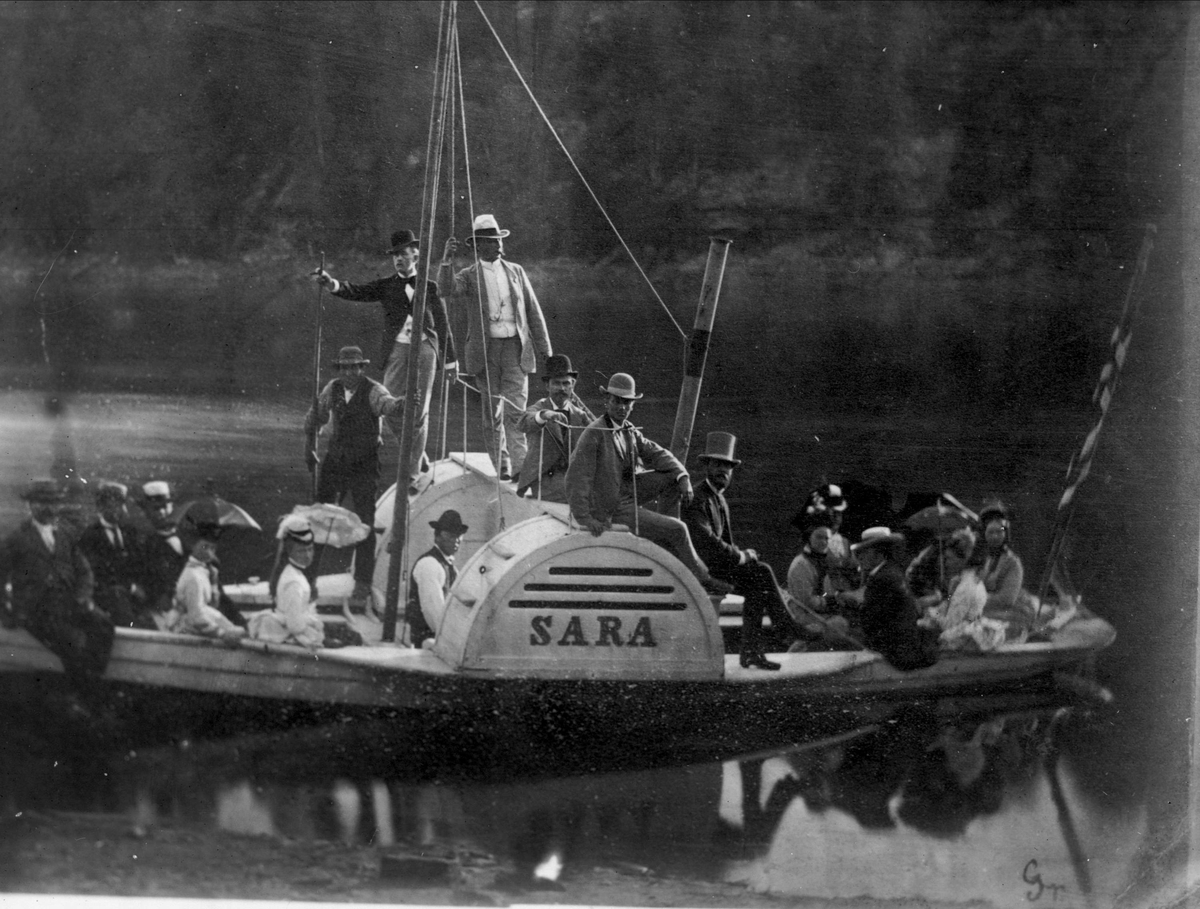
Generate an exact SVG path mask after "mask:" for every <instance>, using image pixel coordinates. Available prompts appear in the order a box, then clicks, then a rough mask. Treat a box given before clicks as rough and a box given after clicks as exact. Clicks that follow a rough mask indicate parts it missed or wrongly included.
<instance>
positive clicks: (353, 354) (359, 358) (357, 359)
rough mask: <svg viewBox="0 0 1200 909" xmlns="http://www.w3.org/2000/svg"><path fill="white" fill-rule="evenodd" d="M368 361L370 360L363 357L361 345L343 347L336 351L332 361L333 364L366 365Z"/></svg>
mask: <svg viewBox="0 0 1200 909" xmlns="http://www.w3.org/2000/svg"><path fill="white" fill-rule="evenodd" d="M370 362H371V361H370V360H367V359H365V358H364V357H363V355H362V348H361V347H355V346H353V345H351V346H349V347H343V348H342V349H341V351H339V352H338V358H337V359H336V360H334V361H333V365H334V366H366V365H367V364H368V363H370Z"/></svg>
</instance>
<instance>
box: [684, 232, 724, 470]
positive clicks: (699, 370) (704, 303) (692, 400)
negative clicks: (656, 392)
mask: <svg viewBox="0 0 1200 909" xmlns="http://www.w3.org/2000/svg"><path fill="white" fill-rule="evenodd" d="M732 242H733V241H732V240H727V239H725V238H724V237H710V238H709V245H708V263H707V264H706V265H705V266H704V283H703V284H702V285H701V287H700V303H699V306H698V307H697V309H696V321H695V323H694V324H693V325H692V336H691V339H690V341H689V342H688V352H687V363H686V365H685V367H684V372H683V385H682V386H681V387H680V389H679V407H678V408H677V409H676V411H675V428H674V430H673V431H672V432H671V453H672V454H674V455H675V457H677V458H679V460H680V462H681V463H682V464H684V465H685V466H686V465H687V457H688V449H689V448H690V447H691V444H692V428H693V427H694V426H695V423H696V406H697V404H698V403H699V400H700V385H701V383H703V381H704V364H705V361H707V359H708V340H709V338H710V337H711V336H712V328H713V321H714V320H715V319H716V316H717V299H718V298H719V297H720V295H721V281H722V279H723V278H724V277H725V260H726V259H727V258H728V257H729V244H730V243H732Z"/></svg>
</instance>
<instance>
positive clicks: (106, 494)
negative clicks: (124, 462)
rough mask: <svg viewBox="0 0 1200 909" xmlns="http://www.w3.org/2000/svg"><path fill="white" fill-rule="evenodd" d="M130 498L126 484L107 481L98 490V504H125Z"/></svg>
mask: <svg viewBox="0 0 1200 909" xmlns="http://www.w3.org/2000/svg"><path fill="white" fill-rule="evenodd" d="M127 498H129V487H128V486H126V485H125V484H124V483H116V482H113V481H111V480H106V481H105V482H103V483H101V484H100V488H99V489H97V490H96V502H97V503H99V502H110V501H111V502H124V501H125V500H126V499H127Z"/></svg>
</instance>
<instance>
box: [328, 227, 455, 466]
mask: <svg viewBox="0 0 1200 909" xmlns="http://www.w3.org/2000/svg"><path fill="white" fill-rule="evenodd" d="M420 246H421V241H420V240H419V239H418V238H417V236H416V235H415V234H413V232H412V231H411V230H398V231H396V232H395V233H393V234H392V245H391V247H390V248H389V249H388V254H389V255H390V256H391V257H392V265H393V266H394V268H395V274H392V275H389V276H388V277H386V278H380V279H379V280H378V281H371V282H370V283H367V284H351V283H350V282H349V281H339V280H338V279H337V278H334V277H333V276H332V275H330V274H329V272H327V271H322V270H320V269H318V270H317V273H316V279H317V281H318V282H320V283H321V284H324V285H326V286H328V287H329V289H330V293H332V294H333V295H334V296H335V297H340V298H341V299H343V300H357V301H361V302H378V303H379V304H380V305H381V306H382V307H383V344H382V347H381V349H380V354H379V356H380V358H381V359H382V360H383V363H384V371H383V384H384V386H386V388H387V390H388V391H389V392H391V393H392V394H393V395H395V396H396V397H397V398H399V399H400V400H401V401H405V400H407V389H408V364H409V358H410V355H412V353H413V350H414V345H413V341H412V313H413V302H414V298H415V297H416V285H417V261H418V259H419V258H420ZM425 288H426V294H425V306H426V309H425V320H424V327H425V331H424V337H423V338H422V339H421V340H420V342H419V343H418V344H417V345H416V346H415V349H416V356H417V357H418V361H419V362H418V372H417V385H418V387H419V388H420V391H421V397H420V404H419V407H418V411H417V415H416V420H415V421H414V423H413V429H414V431H415V435H414V437H413V448H412V452H413V455H412V466H411V469H410V472H409V482H410V484H416V482H417V481H418V480H419V479H420V475H421V472H422V470H423V469H426V468H427V466H428V465H427V461H428V459H427V458H426V456H425V443H426V440H427V439H428V437H429V399H430V397H431V395H432V393H433V378H434V372H435V371H436V368H437V361H438V359H439V358H440V359H441V362H442V368H443V369H445V370H446V372H447V373H452V374H453V373H456V371H457V369H458V363H457V356H456V354H455V352H454V336H453V333H452V332H451V331H450V321H449V319H447V317H446V304H445V303H444V302H443V300H442V298H441V296H439V294H438V286H437V284H436V283H434V282H433V281H428V282H426V284H425ZM403 418H404V415H403V409H401V410H400V411H398V412H396V413H395V414H393V415H392V416H390V417H389V418H388V426H390V427H391V430H392V432H393V433H394V434H395V436H396V438H397V439H399V438H400V428H401V426H402V425H403Z"/></svg>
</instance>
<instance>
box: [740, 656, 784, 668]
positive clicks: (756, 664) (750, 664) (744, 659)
mask: <svg viewBox="0 0 1200 909" xmlns="http://www.w3.org/2000/svg"><path fill="white" fill-rule="evenodd" d="M738 661H739V662H740V663H741V664H742V668H743V669H769V670H775V669H779V668H780V666H781V665H782V664H780V663H776V662H775V661H774V660H768V659H767V657H766V654H763V653H743V654H742V655H741V656H740V657H739V658H738Z"/></svg>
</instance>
